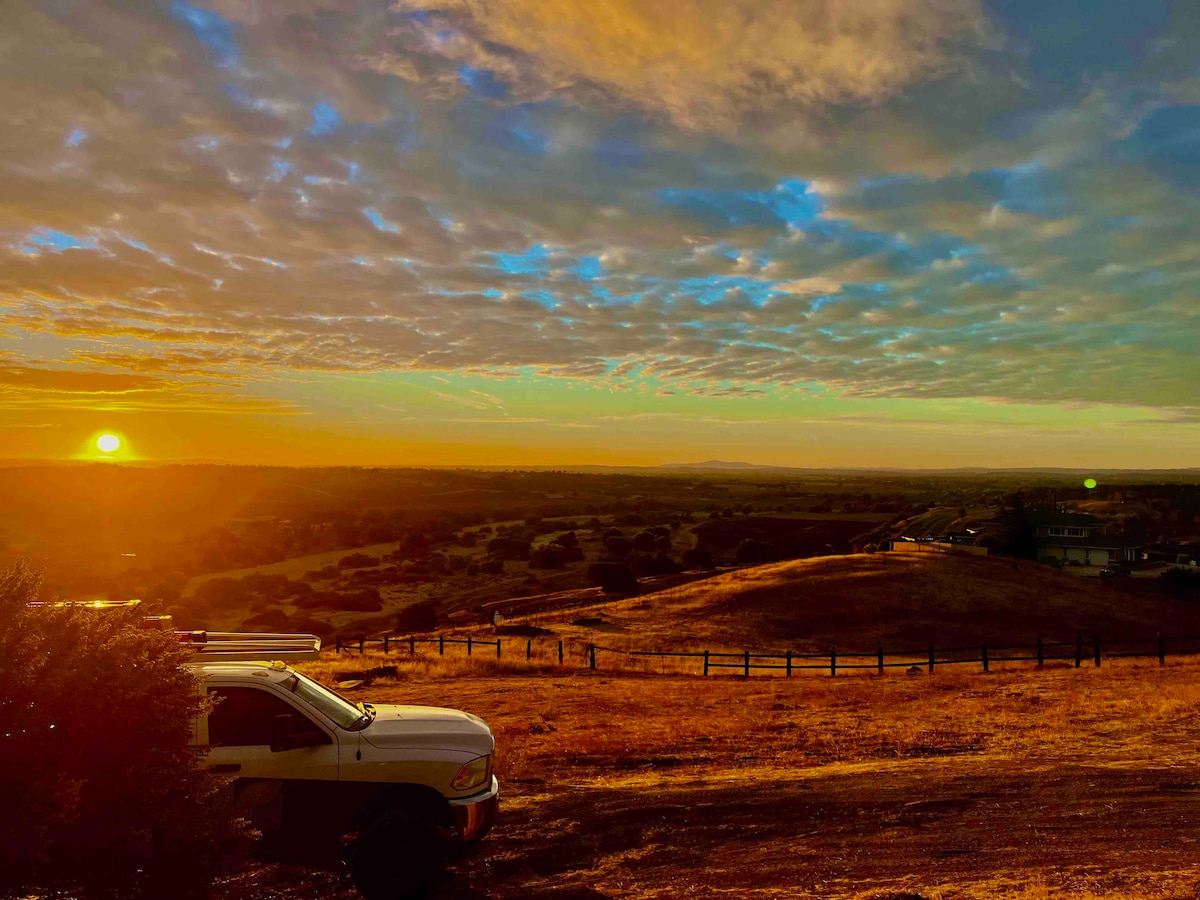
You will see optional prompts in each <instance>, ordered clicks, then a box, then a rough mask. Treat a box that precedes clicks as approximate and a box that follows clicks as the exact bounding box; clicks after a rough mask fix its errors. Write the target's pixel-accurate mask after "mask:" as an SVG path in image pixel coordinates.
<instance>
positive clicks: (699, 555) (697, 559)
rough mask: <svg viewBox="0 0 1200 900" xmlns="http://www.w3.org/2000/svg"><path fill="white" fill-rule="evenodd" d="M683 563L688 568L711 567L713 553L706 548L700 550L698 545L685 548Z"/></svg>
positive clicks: (706, 568) (703, 568) (704, 568)
mask: <svg viewBox="0 0 1200 900" xmlns="http://www.w3.org/2000/svg"><path fill="white" fill-rule="evenodd" d="M683 564H684V565H685V566H687V567H688V568H689V569H702V570H708V569H712V568H714V566H713V555H712V554H711V553H709V552H708V551H707V550H701V549H700V548H699V547H693V548H692V549H691V550H685V551H684V552H683Z"/></svg>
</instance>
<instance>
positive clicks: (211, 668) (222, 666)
mask: <svg viewBox="0 0 1200 900" xmlns="http://www.w3.org/2000/svg"><path fill="white" fill-rule="evenodd" d="M188 667H189V668H191V669H193V670H194V671H195V672H196V674H197V675H199V676H200V679H201V680H202V681H208V680H209V679H211V678H246V677H258V678H262V679H263V680H264V681H269V682H271V683H272V684H275V683H278V682H280V681H283V679H285V678H287V677H288V676H289V675H291V674H292V670H291V669H290V668H288V667H287V666H286V665H285V664H284V663H282V662H267V661H266V660H255V661H249V662H202V663H189V664H188Z"/></svg>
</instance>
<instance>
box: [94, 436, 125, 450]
mask: <svg viewBox="0 0 1200 900" xmlns="http://www.w3.org/2000/svg"><path fill="white" fill-rule="evenodd" d="M120 448H121V439H120V438H119V437H117V436H116V435H115V434H109V433H107V432H106V433H104V434H102V435H100V437H98V438H96V449H97V450H99V451H100V452H101V453H115V452H116V451H117V450H119V449H120Z"/></svg>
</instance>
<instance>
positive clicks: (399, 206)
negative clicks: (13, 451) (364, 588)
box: [0, 0, 1200, 424]
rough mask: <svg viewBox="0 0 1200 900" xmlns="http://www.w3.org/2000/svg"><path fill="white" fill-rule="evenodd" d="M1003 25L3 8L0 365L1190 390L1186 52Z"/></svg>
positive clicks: (24, 383) (447, 399)
mask: <svg viewBox="0 0 1200 900" xmlns="http://www.w3.org/2000/svg"><path fill="white" fill-rule="evenodd" d="M63 9H65V8H63ZM172 10H174V11H172ZM1012 27H1013V26H1012V25H1011V24H1006V25H1005V28H1009V29H1011V28H1012ZM995 33H997V26H996V25H995V24H994V23H993V24H989V23H988V22H987V21H986V19H985V16H984V14H983V12H982V11H981V8H980V6H979V5H978V4H976V3H973V2H966V0H964V2H955V0H924V2H900V0H877V2H875V0H842V2H834V0H822V2H816V3H784V2H782V0H778V2H777V0H768V2H766V3H749V2H746V3H742V2H733V3H715V2H708V0H695V2H688V3H682V2H679V3H667V4H646V3H637V4H635V3H616V4H594V3H559V2H549V3H533V2H525V0H518V2H514V3H508V4H502V5H501V4H483V3H475V2H459V0H452V2H450V3H447V4H439V5H438V6H437V7H436V8H433V7H428V8H426V7H425V6H422V5H419V4H413V3H406V4H402V5H399V6H397V5H394V4H389V3H384V2H377V3H367V4H355V5H353V9H352V8H351V7H350V6H346V5H344V4H340V3H336V2H333V0H329V2H325V0H305V2H288V3H284V2H268V0H260V2H258V3H254V4H248V3H243V2H236V0H221V2H213V3H207V4H205V3H199V2H197V3H195V4H176V5H175V6H174V7H171V6H165V7H164V6H163V5H155V4H149V3H145V4H138V3H120V4H118V3H111V4H103V3H96V4H89V6H88V9H87V10H86V11H80V12H79V13H78V14H77V15H76V14H67V13H65V12H63V10H62V9H59V8H58V7H54V6H48V7H47V8H45V9H39V8H37V7H35V6H33V5H31V4H23V5H20V6H18V7H17V8H16V9H14V10H13V11H12V12H11V14H10V15H9V16H8V17H7V18H6V29H5V34H4V35H0V130H2V131H3V133H4V134H5V135H6V142H5V147H4V149H3V151H0V198H2V199H0V329H3V332H4V334H3V337H2V338H0V340H3V341H4V344H3V347H4V348H5V349H7V350H8V351H9V355H8V356H6V357H5V358H4V359H5V364H6V366H7V367H8V368H7V369H6V370H5V371H6V372H8V375H7V376H6V377H7V378H8V379H9V381H8V382H7V383H3V386H2V387H0V390H4V391H6V393H5V394H4V396H6V397H8V398H9V401H7V402H13V403H16V402H20V403H27V402H28V403H33V402H37V403H47V404H53V403H60V402H63V403H65V402H71V403H76V404H83V403H85V402H93V401H94V402H99V400H98V399H97V398H99V397H100V395H102V394H114V393H117V394H121V395H122V396H124V397H125V398H126V400H127V402H129V403H131V404H132V403H134V402H136V403H139V404H141V405H142V407H143V408H170V407H171V405H172V404H177V405H178V406H179V408H185V407H186V406H187V404H195V405H196V406H197V407H200V406H203V407H204V408H216V407H218V406H220V405H222V404H226V405H227V408H229V409H235V408H237V409H258V410H262V409H270V408H291V407H271V406H270V404H269V403H268V402H267V401H264V400H261V399H256V398H255V397H254V396H253V392H255V391H258V390H260V389H262V390H265V388H264V385H266V384H268V383H270V382H272V381H273V380H279V379H285V378H295V377H296V376H301V377H304V378H307V377H310V376H312V375H313V374H314V373H327V374H333V375H340V376H343V377H349V376H355V375H362V374H363V373H376V372H392V371H399V372H426V373H444V374H454V373H475V374H480V375H485V376H487V377H492V378H514V377H522V378H529V379H532V380H533V381H534V382H536V381H537V379H546V378H554V379H567V380H571V381H579V382H590V383H592V384H596V385H602V386H605V387H608V386H614V387H618V388H620V387H626V386H632V387H639V386H642V385H645V386H646V387H647V390H650V391H656V392H659V393H660V394H662V395H663V396H671V392H674V394H675V395H676V396H679V397H684V396H688V395H690V396H692V397H695V398H698V399H696V400H695V401H692V400H689V401H688V402H710V401H711V402H714V403H716V402H720V399H721V398H760V397H764V396H766V395H769V394H772V393H774V394H776V395H778V396H781V395H783V393H784V392H786V391H789V390H793V389H795V388H796V387H798V386H806V385H823V386H825V387H827V388H828V389H830V390H832V391H835V392H837V393H840V394H842V395H843V396H847V397H859V398H918V399H933V398H939V397H954V398H960V397H973V398H986V399H988V400H991V401H996V402H1031V403H1032V402H1061V403H1073V402H1074V403H1078V402H1085V403H1112V402H1121V403H1127V404H1135V405H1141V406H1147V407H1156V408H1159V409H1162V410H1172V409H1187V408H1193V405H1192V399H1191V398H1192V396H1193V395H1194V386H1195V383H1196V382H1197V380H1198V378H1200V370H1198V369H1197V362H1196V356H1195V353H1194V349H1195V347H1196V346H1197V345H1198V343H1200V311H1198V310H1197V307H1196V304H1195V297H1196V290H1197V288H1198V287H1200V276H1198V275H1197V273H1198V272H1200V239H1198V238H1197V236H1196V233H1195V227H1194V222H1195V217H1196V213H1197V211H1198V210H1197V204H1198V200H1197V196H1198V194H1197V189H1196V185H1195V179H1194V178H1193V177H1192V176H1193V175H1194V172H1193V171H1192V168H1191V156H1192V155H1194V154H1190V151H1191V150H1192V149H1194V147H1193V144H1194V140H1195V135H1194V131H1195V110H1194V108H1191V109H1184V110H1183V111H1179V110H1178V109H1176V111H1174V112H1171V111H1169V110H1170V109H1174V108H1176V107H1185V106H1187V105H1188V104H1190V103H1192V102H1194V101H1193V100H1191V99H1189V98H1190V97H1191V94H1189V93H1188V92H1189V90H1190V88H1189V87H1188V84H1189V83H1188V82H1187V79H1186V78H1185V77H1184V74H1185V73H1183V72H1182V67H1183V66H1184V65H1185V63H1186V61H1187V59H1188V58H1189V57H1188V56H1187V54H1183V55H1180V56H1179V60H1178V61H1177V62H1170V64H1169V65H1168V63H1167V62H1166V61H1164V60H1162V59H1160V58H1158V57H1155V58H1154V59H1153V60H1149V61H1148V62H1147V68H1146V74H1144V75H1143V74H1142V73H1140V72H1134V73H1132V74H1131V73H1130V71H1128V70H1123V71H1121V72H1118V73H1114V74H1113V75H1112V77H1110V78H1105V79H1092V80H1085V79H1082V78H1081V79H1080V80H1079V81H1078V83H1076V82H1074V81H1072V82H1071V83H1070V84H1065V83H1064V84H1058V83H1051V82H1046V81H1040V80H1038V77H1037V72H1036V71H1033V69H1034V68H1036V66H1034V65H1033V63H1031V62H1030V56H1029V54H1028V53H1025V52H1024V50H1022V49H1021V47H1019V46H1017V47H1014V46H1010V45H1005V44H1003V43H1001V42H999V39H998V38H995V37H994V35H995ZM1177 33H1178V34H1181V35H1183V37H1181V38H1180V40H1182V41H1183V42H1184V43H1185V44H1186V43H1188V42H1189V41H1191V38H1189V37H1188V34H1189V32H1186V30H1184V31H1180V30H1178V29H1177ZM981 45H986V48H987V52H986V53H982V54H981V53H979V52H978V51H979V48H980V46H981ZM1189 46H1193V47H1195V46H1196V42H1195V41H1191V43H1190V44H1189ZM147 48H151V49H152V51H153V52H151V50H150V49H147ZM1085 49H1086V48H1085ZM1069 50H1070V48H1066V49H1065V50H1064V52H1068V51H1069ZM1172 59H1174V57H1172ZM464 66H466V67H468V68H467V69H464V68H463V67H464ZM1177 68H1178V69H1180V71H1176V69H1177ZM502 88H503V89H502ZM1185 101H1186V102H1185ZM3 377H4V376H0V381H2V378H3ZM14 392H17V393H14ZM58 395H61V396H58ZM433 396H435V397H436V398H437V399H438V400H440V401H442V402H444V403H446V404H449V405H451V406H454V407H458V408H463V409H466V410H469V411H473V412H477V413H479V414H480V416H479V418H495V419H499V418H500V417H499V416H498V415H497V412H498V411H499V410H501V409H502V406H503V404H502V402H501V400H500V398H499V397H498V396H495V395H491V394H489V393H488V392H475V393H466V392H460V393H452V392H451V391H449V390H447V391H444V392H440V393H439V392H435V393H434V394H433ZM86 398H91V400H88V399H86ZM237 398H241V399H237ZM532 412H535V413H538V414H539V416H540V413H541V412H542V410H540V409H538V410H532ZM539 416H530V417H529V418H535V417H539ZM547 418H548V419H549V418H551V417H550V416H547ZM504 421H509V422H511V421H512V420H511V419H504ZM575 424H582V423H575Z"/></svg>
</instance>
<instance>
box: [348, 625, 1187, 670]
mask: <svg viewBox="0 0 1200 900" xmlns="http://www.w3.org/2000/svg"><path fill="white" fill-rule="evenodd" d="M521 643H522V642H521V641H520V640H511V639H510V642H509V643H508V644H504V643H503V642H502V639H501V638H496V639H495V640H481V639H479V638H477V637H475V636H473V635H467V636H466V637H447V636H446V635H438V636H437V637H416V636H414V635H408V636H399V635H385V636H383V637H379V638H359V639H357V640H354V641H343V640H341V639H340V638H339V639H337V641H336V644H335V648H336V650H337V652H338V653H344V652H350V651H357V652H358V653H364V652H366V650H367V649H368V648H369V647H376V646H377V647H378V648H379V649H381V650H382V651H383V652H384V653H391V652H393V651H395V652H407V653H408V655H410V656H416V655H417V648H418V646H419V645H434V646H436V647H437V652H438V655H439V656H445V655H446V648H447V646H449V647H450V648H451V650H452V651H453V650H454V648H456V647H461V648H465V651H466V655H467V656H479V655H480V654H481V653H483V654H484V655H486V656H487V657H489V658H491V657H492V654H493V653H494V654H495V657H494V658H495V659H502V658H505V657H504V656H503V649H504V647H506V646H509V647H511V646H513V645H514V644H515V647H514V648H513V649H514V650H515V653H513V651H511V650H510V654H511V657H510V658H516V659H521V658H524V659H525V660H526V661H531V660H533V658H534V652H533V650H534V640H533V639H532V638H530V639H527V640H525V641H524V647H522V646H521ZM538 647H539V652H538V654H537V656H538V659H539V661H540V660H544V659H546V658H547V656H548V657H549V661H550V662H553V661H554V659H555V657H557V662H558V664H559V665H565V664H567V663H568V662H570V663H572V664H574V663H575V661H576V660H578V659H581V660H582V665H583V666H585V667H586V668H589V669H596V668H598V666H597V654H598V653H605V654H609V655H608V656H607V657H606V659H608V660H610V661H612V662H613V663H615V666H614V668H617V669H620V668H628V666H627V665H625V666H622V662H621V661H622V659H623V660H625V661H626V662H629V661H635V660H649V659H659V660H684V661H690V660H695V661H696V662H695V667H696V668H697V669H698V671H699V674H701V675H705V676H707V675H710V674H719V671H720V670H730V671H732V672H733V673H734V674H741V675H743V676H749V675H751V674H755V673H758V672H763V673H767V674H778V673H782V674H783V675H784V676H785V677H788V678H790V677H791V676H792V674H793V673H798V672H809V671H811V672H815V673H824V672H828V673H829V674H830V675H831V676H833V677H836V676H837V674H838V673H839V672H844V671H857V670H874V671H875V672H876V673H877V674H879V675H883V674H884V673H885V672H886V671H887V670H888V669H905V670H908V671H914V670H915V671H918V672H922V673H928V674H930V675H932V674H934V673H935V672H936V671H937V670H938V669H941V668H944V667H946V666H961V665H980V666H982V670H983V671H984V672H988V671H991V666H992V665H993V664H994V663H1010V662H1022V663H1032V664H1034V665H1035V666H1036V667H1037V668H1039V669H1041V668H1043V667H1044V666H1045V664H1046V663H1047V662H1055V661H1066V662H1072V663H1074V666H1075V668H1077V669H1078V668H1080V667H1081V666H1083V664H1084V662H1085V661H1087V662H1088V663H1089V664H1090V665H1092V666H1094V667H1096V668H1099V667H1100V666H1101V665H1102V661H1103V660H1104V659H1133V658H1146V659H1154V658H1157V659H1158V663H1159V665H1166V661H1167V657H1182V656H1196V655H1200V636H1182V635H1170V636H1169V635H1164V634H1157V635H1155V636H1154V637H1153V638H1145V639H1141V640H1118V641H1113V640H1101V639H1100V638H1098V637H1093V638H1091V639H1089V640H1085V639H1084V634H1083V632H1082V631H1081V632H1079V633H1078V634H1076V636H1075V640H1074V641H1045V640H1043V639H1042V638H1040V637H1039V638H1038V639H1037V640H1036V642H1035V643H1032V644H1003V645H993V644H989V643H988V641H986V640H984V641H983V642H982V643H981V644H980V645H979V646H975V647H934V646H929V647H927V648H926V649H924V650H903V651H892V652H889V653H885V652H884V649H883V648H882V647H879V648H877V649H876V650H875V652H874V653H864V652H863V651H861V650H857V651H839V650H838V649H837V648H832V647H831V648H830V650H829V652H828V653H797V652H794V651H791V650H785V651H759V650H743V651H741V652H736V653H735V652H718V651H711V650H702V651H689V652H684V651H659V650H620V649H617V648H614V647H604V646H600V645H598V644H595V643H583V642H578V641H565V642H564V641H563V640H558V641H557V643H556V644H554V643H553V642H552V643H551V648H550V652H549V654H546V653H545V652H544V647H545V643H544V642H543V641H542V640H541V639H539V640H538ZM606 668H608V666H606Z"/></svg>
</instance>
